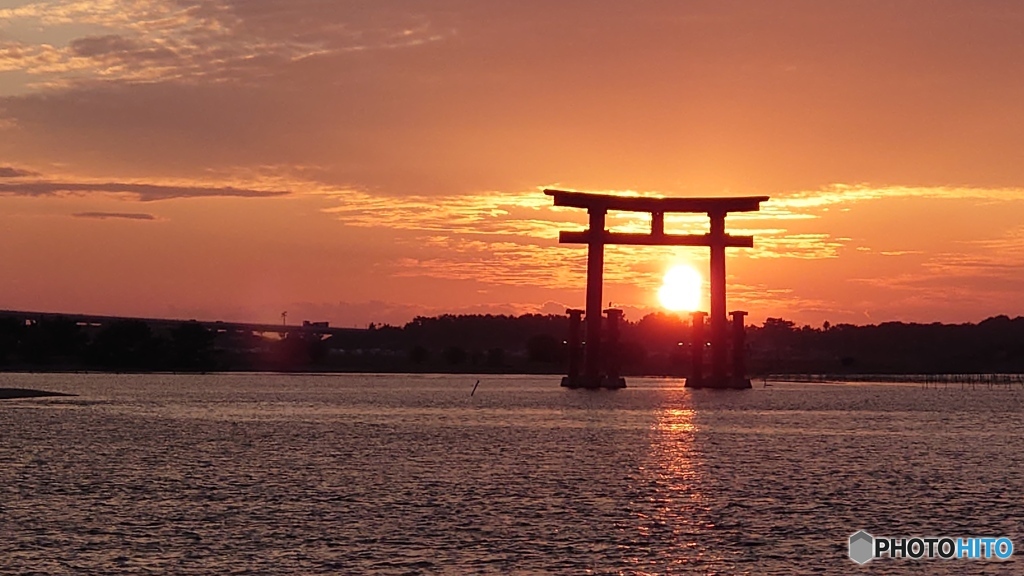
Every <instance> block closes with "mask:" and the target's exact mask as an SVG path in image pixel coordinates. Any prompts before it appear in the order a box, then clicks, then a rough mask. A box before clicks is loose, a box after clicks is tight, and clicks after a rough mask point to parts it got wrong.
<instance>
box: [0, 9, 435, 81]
mask: <svg viewBox="0 0 1024 576" xmlns="http://www.w3.org/2000/svg"><path fill="white" fill-rule="evenodd" d="M339 4H344V5H339ZM311 12H315V13H316V17H315V18H313V17H310V13H311ZM0 20H3V21H7V22H10V23H12V24H14V25H20V26H24V27H30V26H36V27H48V28H60V27H68V26H83V25H85V26H89V27H90V28H93V29H100V30H106V31H111V30H112V31H116V33H108V34H100V35H88V36H81V37H77V38H73V39H71V40H70V41H69V42H68V43H67V45H64V46H60V45H57V46H54V45H51V44H47V43H42V42H34V43H30V42H18V41H9V42H6V43H4V44H3V45H0V70H22V71H24V72H26V73H28V74H31V75H35V76H41V77H43V80H42V81H41V82H39V84H40V85H44V86H69V85H74V84H80V83H82V82H87V81H89V80H95V79H103V80H117V81H122V82H129V83H134V82H157V81H165V80H174V81H178V82H193V81H198V80H201V79H202V80H210V79H214V80H217V79H236V80H237V79H244V78H252V77H260V76H265V75H267V74H268V73H273V72H274V71H275V70H279V69H280V68H281V67H282V66H287V65H289V64H292V63H297V62H301V61H302V60H304V59H306V58H309V57H313V56H322V55H330V54H339V53H346V52H362V51H367V50H377V49H393V48H402V47H409V46H417V45H420V44H423V43H426V42H430V41H436V40H438V39H440V38H441V36H442V35H441V34H440V33H439V32H437V31H435V30H433V29H432V27H431V26H430V23H429V21H428V20H426V19H425V18H424V17H422V16H420V15H418V14H416V13H415V11H414V10H408V9H406V10H402V9H398V8H394V9H387V8H384V9H380V8H377V9H375V10H367V9H357V8H354V7H352V6H350V5H348V3H333V2H321V1H318V0H306V1H303V0H292V1H289V2H287V3H282V2H276V1H260V0H245V1H231V0H228V1H220V2H210V1H205V0H142V1H139V0H110V1H105V2H85V1H80V0H63V1H61V0H58V1H55V2H37V3H33V4H28V5H25V6H21V7H17V8H9V9H3V10H0Z"/></svg>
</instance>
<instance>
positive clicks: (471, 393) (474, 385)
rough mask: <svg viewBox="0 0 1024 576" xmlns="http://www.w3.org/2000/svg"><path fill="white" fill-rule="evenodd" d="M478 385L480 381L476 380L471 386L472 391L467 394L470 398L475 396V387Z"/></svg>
mask: <svg viewBox="0 0 1024 576" xmlns="http://www.w3.org/2000/svg"><path fill="white" fill-rule="evenodd" d="M479 385H480V381H479V380H477V381H476V384H473V391H472V392H470V393H469V395H470V396H472V395H473V394H476V387H477V386H479Z"/></svg>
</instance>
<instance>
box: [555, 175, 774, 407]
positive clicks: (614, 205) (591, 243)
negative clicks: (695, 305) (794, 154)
mask: <svg viewBox="0 0 1024 576" xmlns="http://www.w3.org/2000/svg"><path fill="white" fill-rule="evenodd" d="M544 193H545V194H547V195H548V196H551V197H553V198H554V200H555V206H566V207H572V208H585V209H586V210H587V213H588V214H589V215H590V226H589V228H588V229H587V230H584V231H582V232H566V231H562V232H560V233H559V235H558V241H559V242H561V243H563V244H586V245H587V302H586V348H585V358H584V359H585V361H584V370H583V377H582V379H581V380H580V379H578V377H576V375H574V374H572V370H571V369H570V375H569V377H568V378H567V379H566V380H565V381H563V385H566V386H570V387H579V388H621V387H623V386H625V381H624V380H622V379H621V378H619V377H618V374H613V375H611V378H607V377H605V376H603V375H602V374H601V363H600V361H601V351H600V348H601V302H602V294H601V291H602V283H603V276H604V246H605V245H606V244H631V245H641V246H707V247H709V248H710V249H711V266H710V268H711V275H710V281H711V357H712V363H711V366H712V376H711V379H710V380H709V381H705V380H703V379H701V378H698V379H697V380H696V381H694V382H691V381H690V380H688V381H687V385H688V386H702V387H709V388H735V387H749V382H748V381H746V379H745V378H744V377H743V375H737V374H734V376H733V378H732V379H730V378H729V377H728V375H727V368H726V363H727V360H726V357H727V350H726V348H727V344H726V342H727V341H728V333H727V330H728V328H727V319H726V313H725V310H726V306H725V249H726V248H752V247H753V246H754V238H753V237H752V236H732V235H730V234H726V233H725V216H726V214H728V213H729V212H754V211H757V210H760V205H761V202H765V201H767V200H768V196H746V197H730V198H642V197H636V196H612V195H608V194H589V193H583V192H569V191H564V190H545V191H544ZM609 210H620V211H625V212H649V213H650V214H651V232H650V234H631V233H622V232H609V231H608V230H606V229H605V216H606V215H607V214H608V211H609ZM667 212H695V213H701V212H703V213H706V214H707V215H708V217H709V218H710V219H711V230H710V232H709V233H708V234H666V233H665V213H667ZM737 314H740V316H739V318H740V320H739V321H740V326H741V327H742V314H743V313H737ZM570 316H573V317H574V318H575V319H576V321H577V322H578V321H579V313H578V312H576V313H575V314H572V313H571V312H570ZM695 316H696V315H695ZM701 322H703V320H702V319H701ZM570 354H573V351H570ZM571 363H572V360H570V365H571ZM740 364H741V361H740V362H737V365H740ZM696 369H699V366H696V365H695V370H696ZM574 378H575V380H574Z"/></svg>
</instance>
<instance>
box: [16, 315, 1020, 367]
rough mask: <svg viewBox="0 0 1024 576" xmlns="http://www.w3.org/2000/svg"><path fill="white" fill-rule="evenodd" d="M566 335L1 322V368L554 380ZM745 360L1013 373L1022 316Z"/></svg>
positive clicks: (754, 348) (751, 335)
mask: <svg viewBox="0 0 1024 576" xmlns="http://www.w3.org/2000/svg"><path fill="white" fill-rule="evenodd" d="M567 332H568V319H567V318H565V317H564V316H552V315H539V314H527V315H523V316H501V315H497V316H495V315H461V316H454V315H443V316H439V317H434V318H423V317H421V318H416V319H414V320H413V321H412V322H409V323H408V324H406V325H404V326H388V325H383V326H376V325H371V327H370V328H369V329H367V330H350V331H347V332H345V333H344V334H338V335H334V336H330V337H322V336H319V335H314V334H306V335H301V334H300V335H296V334H292V335H289V336H288V337H279V336H278V335H276V334H268V335H261V334H256V333H252V332H244V331H238V330H234V331H226V330H218V331H213V330H210V329H208V328H207V327H204V325H202V324H199V323H196V322H182V323H180V324H178V325H175V326H172V327H170V328H168V327H167V325H166V323H164V325H163V326H161V327H159V328H154V327H152V326H150V325H149V324H147V323H146V322H144V321H141V320H134V319H124V320H119V321H114V322H110V323H107V324H105V325H102V326H98V325H82V324H78V323H75V322H73V321H71V320H66V319H61V318H51V319H46V320H40V321H37V322H25V321H24V320H20V319H16V318H9V317H8V318H5V317H0V369H6V370H105V371H215V370H313V371H379V372H527V373H528V372H541V373H560V372H562V371H563V370H564V366H565V362H566V357H567V345H566V343H565V337H566V334H567ZM621 341H622V342H621V346H620V348H619V350H618V354H619V357H620V364H621V365H622V369H623V373H624V374H626V375H640V374H648V375H677V376H679V375H682V376H685V375H686V374H687V372H688V371H689V358H690V353H689V350H690V347H691V346H693V345H698V343H694V342H692V341H691V338H690V329H689V326H688V324H687V323H686V322H684V321H682V320H681V319H680V318H679V317H677V316H675V315H669V314H663V313H657V314H650V315H648V316H645V317H643V318H641V319H639V320H637V321H634V322H629V321H627V322H626V323H625V325H624V326H622V329H621ZM747 352H748V354H747V355H748V358H749V360H748V366H749V370H750V373H751V374H752V375H758V374H781V373H792V374H798V373H808V374H872V373H889V374H909V373H916V374H943V373H986V372H1024V318H1019V317H1018V318H1014V319H1010V318H1008V317H1006V316H998V317H994V318H989V319H987V320H985V321H984V322H981V323H979V324H938V323H935V324H905V323H901V322H887V323H883V324H879V325H869V326H854V325H849V324H839V325H834V326H833V325H830V324H829V323H828V322H826V323H825V324H824V325H823V326H821V327H810V326H797V325H795V324H794V323H792V322H789V321H787V320H782V319H778V318H769V319H768V320H766V321H765V322H764V323H763V324H762V325H761V326H749V327H747ZM609 353H610V352H609Z"/></svg>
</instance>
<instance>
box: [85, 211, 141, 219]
mask: <svg viewBox="0 0 1024 576" xmlns="http://www.w3.org/2000/svg"><path fill="white" fill-rule="evenodd" d="M71 216H72V217H74V218H92V219H95V220H109V219H115V220H156V216H154V215H152V214H144V213H137V212H77V213H75V214H72V215H71Z"/></svg>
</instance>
